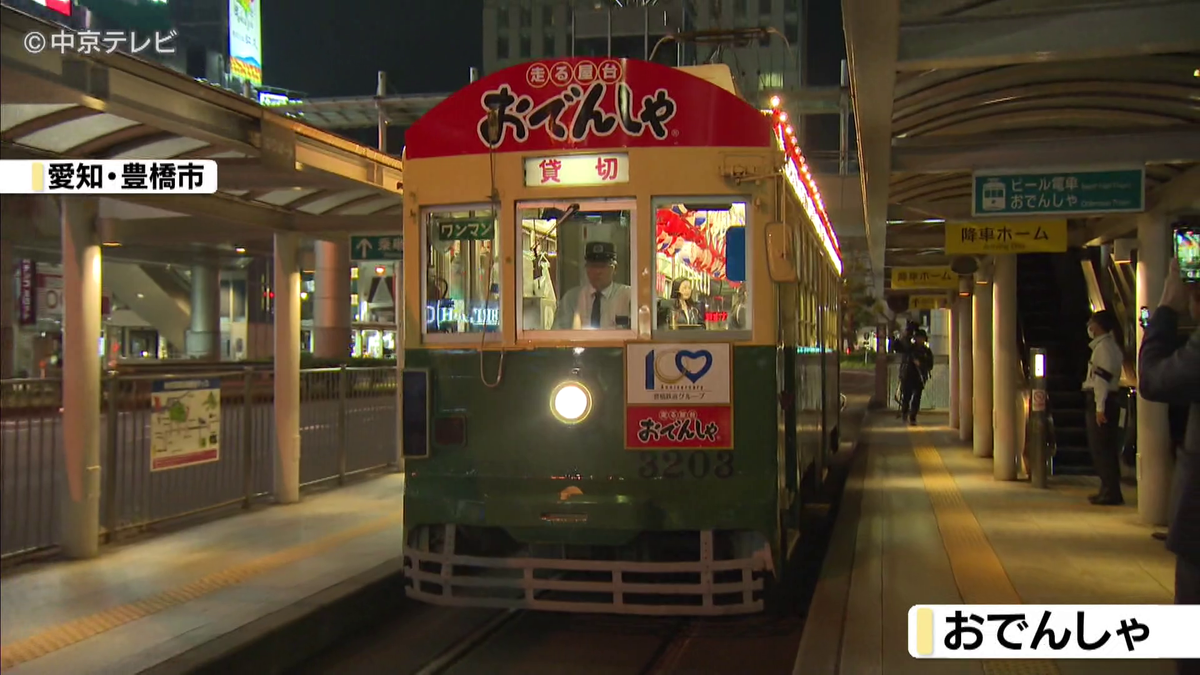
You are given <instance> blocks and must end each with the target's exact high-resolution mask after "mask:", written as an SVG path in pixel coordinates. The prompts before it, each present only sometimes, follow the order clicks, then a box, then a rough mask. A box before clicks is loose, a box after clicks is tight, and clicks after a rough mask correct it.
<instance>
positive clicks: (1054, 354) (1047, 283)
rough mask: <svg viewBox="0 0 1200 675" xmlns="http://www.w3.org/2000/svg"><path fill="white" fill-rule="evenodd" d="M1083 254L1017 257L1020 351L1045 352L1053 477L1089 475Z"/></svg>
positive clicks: (1087, 313)
mask: <svg viewBox="0 0 1200 675" xmlns="http://www.w3.org/2000/svg"><path fill="white" fill-rule="evenodd" d="M1082 255H1083V253H1082V251H1080V250H1077V249H1076V250H1071V251H1068V252H1066V253H1027V254H1021V255H1019V256H1017V317H1018V322H1019V324H1020V327H1021V330H1022V332H1023V335H1024V342H1025V344H1024V347H1025V348H1026V349H1029V348H1032V347H1041V348H1043V349H1045V350H1046V371H1047V372H1046V391H1047V394H1048V399H1049V400H1048V403H1047V411H1048V412H1049V413H1050V418H1051V434H1052V438H1054V439H1055V441H1056V444H1057V448H1058V449H1057V452H1056V454H1055V457H1054V465H1053V466H1054V472H1055V473H1058V474H1091V473H1094V471H1093V468H1092V457H1091V452H1090V451H1089V450H1088V444H1087V430H1086V427H1085V426H1084V396H1083V392H1082V390H1081V389H1080V387H1081V386H1082V384H1083V377H1084V375H1086V374H1087V363H1088V358H1089V355H1090V353H1091V350H1090V349H1089V347H1088V342H1089V340H1088V336H1087V320H1088V317H1089V316H1090V314H1091V307H1090V304H1089V302H1088V294H1087V284H1086V281H1085V280H1084V277H1083V271H1082V268H1081V267H1080V261H1081V260H1082V257H1081V256H1082ZM1026 359H1027V354H1026Z"/></svg>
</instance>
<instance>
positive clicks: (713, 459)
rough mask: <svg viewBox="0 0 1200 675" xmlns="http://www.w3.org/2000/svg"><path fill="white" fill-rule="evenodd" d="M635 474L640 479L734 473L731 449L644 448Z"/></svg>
mask: <svg viewBox="0 0 1200 675" xmlns="http://www.w3.org/2000/svg"><path fill="white" fill-rule="evenodd" d="M638 454H640V455H641V466H640V467H639V469H638V475H639V476H641V477H642V478H684V477H687V476H691V477H692V478H707V477H708V476H712V477H714V478H719V479H722V480H724V479H726V478H730V477H732V476H733V452H731V451H729V450H718V451H716V452H714V451H712V450H695V451H692V452H680V451H679V450H667V451H664V452H653V451H646V450H643V451H641V452H639V453H638Z"/></svg>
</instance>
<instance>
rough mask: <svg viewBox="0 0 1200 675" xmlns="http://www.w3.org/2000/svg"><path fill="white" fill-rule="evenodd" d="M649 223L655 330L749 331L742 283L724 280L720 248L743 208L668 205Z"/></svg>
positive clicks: (742, 223)
mask: <svg viewBox="0 0 1200 675" xmlns="http://www.w3.org/2000/svg"><path fill="white" fill-rule="evenodd" d="M655 221H656V236H655V253H654V255H655V271H656V275H655V277H656V280H655V296H656V297H658V298H660V300H659V301H658V303H657V304H658V311H657V324H658V330H660V331H664V330H665V331H671V330H710V331H713V330H718V331H725V330H749V328H750V318H749V311H750V306H749V303H748V302H747V300H746V284H745V282H741V283H738V282H732V281H730V280H729V278H728V266H729V262H730V261H729V260H728V256H727V254H728V253H729V251H728V248H727V246H726V241H727V239H726V235H727V233H728V232H729V228H731V227H742V226H745V224H746V205H745V204H743V203H740V202H739V203H732V204H730V203H725V204H668V205H663V206H662V207H660V208H659V209H658V210H657V212H656V214H655ZM733 262H734V263H735V266H738V267H741V268H743V269H744V265H745V261H733ZM739 276H740V275H739Z"/></svg>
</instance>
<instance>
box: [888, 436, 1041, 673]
mask: <svg viewBox="0 0 1200 675" xmlns="http://www.w3.org/2000/svg"><path fill="white" fill-rule="evenodd" d="M910 438H911V440H912V448H913V454H914V455H916V457H917V466H918V467H920V469H921V478H922V480H923V481H924V483H925V492H926V493H927V494H928V495H929V501H930V502H931V503H932V504H933V513H934V516H936V518H937V524H938V530H939V531H940V532H941V534H942V545H943V546H945V548H946V556H947V557H948V558H949V559H950V569H951V570H952V571H953V572H954V583H955V584H956V585H957V586H958V592H959V594H960V595H962V599H963V602H965V603H967V604H972V605H976V604H978V605H1019V604H1022V602H1021V596H1020V595H1019V594H1018V593H1017V589H1015V588H1013V584H1012V580H1011V579H1009V578H1008V573H1007V572H1005V571H1004V565H1002V564H1001V563H1000V557H999V556H997V555H996V551H995V549H993V548H992V544H991V542H989V541H988V538H987V535H986V534H984V532H983V527H982V526H980V524H979V521H978V520H976V519H975V514H974V513H973V512H972V511H971V507H969V506H967V502H966V500H964V499H963V496H962V493H961V492H960V491H959V489H958V484H957V483H956V482H955V481H954V477H953V476H951V475H950V472H949V471H948V470H947V469H946V465H945V464H943V463H942V457H941V455H939V454H938V451H937V448H936V447H934V445H933V443H931V442H930V440H929V436H928V435H927V434H925V433H923V432H921V431H920V430H918V429H912V430H911V436H910ZM983 672H984V673H986V674H987V675H1059V670H1058V666H1057V665H1056V664H1055V663H1054V662H1053V661H1040V660H1013V661H984V662H983Z"/></svg>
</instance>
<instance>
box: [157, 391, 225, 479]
mask: <svg viewBox="0 0 1200 675" xmlns="http://www.w3.org/2000/svg"><path fill="white" fill-rule="evenodd" d="M150 402H151V410H152V412H151V417H150V470H151V471H166V470H168V469H182V468H184V467H188V466H195V465H197V464H208V463H209V462H216V461H218V460H220V458H221V451H220V447H221V381H220V380H210V379H205V380H159V381H156V382H154V385H153V388H152V391H151V401H150Z"/></svg>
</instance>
